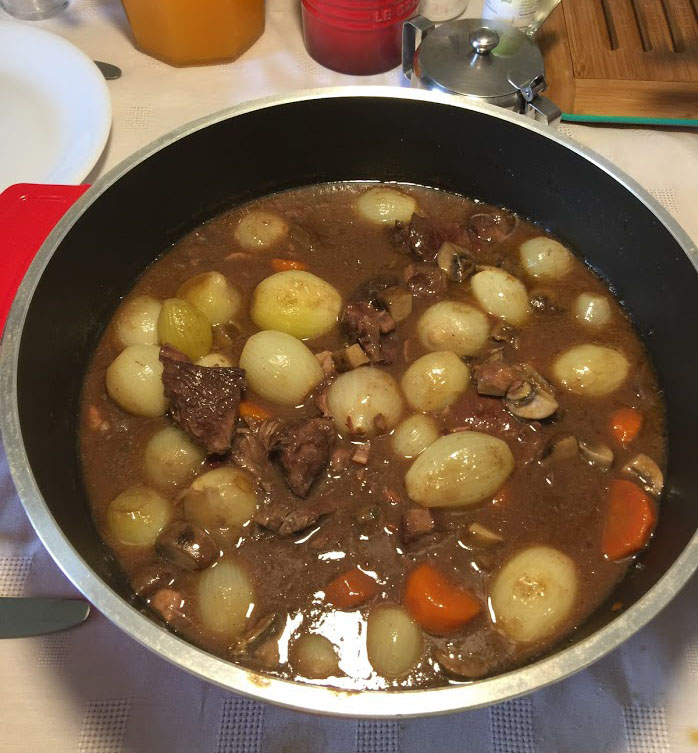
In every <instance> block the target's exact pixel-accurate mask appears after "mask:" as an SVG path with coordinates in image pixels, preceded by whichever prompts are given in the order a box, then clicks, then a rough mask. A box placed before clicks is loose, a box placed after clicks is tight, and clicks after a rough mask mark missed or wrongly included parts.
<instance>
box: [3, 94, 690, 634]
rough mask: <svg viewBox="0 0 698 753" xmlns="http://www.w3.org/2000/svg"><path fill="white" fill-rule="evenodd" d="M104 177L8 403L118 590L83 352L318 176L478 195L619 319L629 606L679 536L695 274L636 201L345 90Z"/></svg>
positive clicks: (24, 340)
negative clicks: (654, 401) (627, 375)
mask: <svg viewBox="0 0 698 753" xmlns="http://www.w3.org/2000/svg"><path fill="white" fill-rule="evenodd" d="M111 180H112V179H111V178H110V179H108V180H107V181H106V182H105V183H104V184H103V185H101V186H98V189H97V191H101V194H100V195H97V196H96V197H95V198H94V200H93V202H92V203H91V204H90V205H89V206H87V208H86V209H85V210H84V211H83V213H82V214H81V215H80V216H78V218H77V219H76V221H75V222H74V224H73V226H72V227H71V228H70V229H69V230H68V232H67V234H66V235H65V237H64V239H63V240H62V242H61V243H60V244H59V246H58V248H57V250H56V252H55V254H54V255H53V257H52V258H51V259H50V261H49V262H48V264H47V266H46V268H45V270H44V272H43V274H42V275H41V278H40V280H39V282H38V285H37V287H36V291H35V294H34V296H33V298H32V300H31V304H30V305H29V308H28V311H27V315H26V321H25V323H24V327H23V331H22V333H21V344H20V348H19V361H18V384H17V399H18V410H19V417H20V423H21V434H22V438H23V441H24V444H25V447H26V452H27V455H28V458H29V462H30V466H31V469H32V471H33V473H34V476H35V479H36V481H37V484H38V486H39V488H40V490H41V493H42V495H43V497H44V498H45V500H46V502H47V504H48V506H49V508H50V510H51V512H52V514H53V516H54V517H55V520H56V522H57V524H58V526H59V527H60V528H61V529H62V531H63V532H64V533H65V535H66V536H67V537H68V539H69V540H70V541H71V542H72V544H73V546H74V547H75V548H76V549H77V551H78V552H79V554H80V555H81V556H82V557H83V558H84V559H85V560H86V561H87V563H88V564H89V565H90V566H91V568H92V569H93V570H94V571H95V572H96V573H97V574H98V575H99V576H101V577H102V578H103V579H104V580H106V581H107V582H108V583H109V584H110V585H112V587H113V588H114V589H115V590H117V592H119V593H121V594H123V595H124V596H126V594H127V589H126V588H125V587H124V584H123V582H122V580H121V578H120V576H119V574H118V572H117V569H116V567H115V565H114V564H113V562H112V560H111V558H110V557H109V555H108V553H107V552H106V550H105V548H104V546H103V545H102V543H101V542H100V540H99V538H98V537H97V534H96V531H95V529H94V527H93V525H92V523H91V520H90V515H89V512H88V506H87V501H86V498H85V493H84V490H83V485H82V481H81V473H80V467H79V462H78V456H77V440H76V432H77V415H78V400H79V396H80V387H81V381H82V377H83V374H84V372H85V370H86V367H87V364H88V361H89V358H90V355H91V352H92V349H93V348H94V346H95V344H96V342H97V340H98V338H99V335H100V333H101V331H102V329H103V327H104V325H105V323H106V322H107V321H108V319H109V317H110V315H111V313H112V312H113V310H114V308H115V307H116V305H117V303H118V302H119V300H120V298H121V297H122V296H123V295H124V294H125V293H126V292H127V290H128V289H129V288H130V287H131V285H132V284H133V282H134V280H135V278H136V277H137V276H138V275H139V274H140V272H141V271H142V270H143V269H144V268H145V267H146V266H147V265H148V264H150V263H151V262H152V261H153V260H154V259H155V258H156V257H157V256H158V255H160V254H162V253H163V252H164V251H166V250H167V249H168V248H169V247H170V245H171V244H172V243H173V242H174V241H176V240H177V239H178V238H179V237H180V236H181V235H182V234H183V233H185V232H187V231H188V230H190V229H191V228H192V227H194V226H195V225H197V224H198V223H200V222H202V221H203V220H205V219H207V218H209V217H211V216H212V215H214V214H215V213H216V212H218V211H219V210H221V209H223V208H226V207H229V206H231V205H234V204H238V203H240V202H243V201H247V200H248V199H252V198H254V197H258V196H261V195H264V194H267V193H270V192H274V191H278V190H281V189H286V188H291V187H295V186H300V185H305V184H309V183H317V182H322V181H337V180H387V181H407V182H410V183H416V184H421V185H426V186H432V187H436V188H442V189H446V190H449V191H455V192H458V193H462V194H465V195H467V196H472V197H477V198H481V199H482V200H483V201H486V202H489V203H493V204H498V205H501V206H505V207H508V208H510V209H512V210H514V211H515V212H518V213H520V214H521V215H523V216H524V217H527V218H530V219H531V220H532V221H533V222H536V223H539V224H540V225H541V226H542V227H543V228H545V230H547V231H549V232H551V233H553V234H555V235H556V236H558V237H559V238H561V239H562V240H563V241H565V242H566V243H567V244H569V245H570V246H571V247H572V248H573V249H575V250H576V251H577V252H578V253H579V254H581V255H582V256H583V257H584V258H585V259H586V261H587V263H588V264H590V265H591V266H592V267H593V268H594V269H596V270H598V271H599V272H600V273H601V274H602V275H603V276H604V277H605V278H606V279H607V280H608V281H609V282H610V284H611V285H612V287H613V289H614V290H615V292H616V294H617V295H618V296H619V298H620V299H621V301H623V303H624V305H625V306H626V308H627V310H628V311H629V312H630V314H631V316H632V318H633V320H634V321H635V324H636V325H637V328H638V330H639V332H640V334H641V335H642V337H643V338H644V340H645V342H646V344H647V347H648V349H649V351H650V354H651V357H652V360H653V361H654V364H655V365H656V368H657V371H658V373H659V378H660V382H661V385H662V387H663V390H664V393H665V399H666V407H667V419H668V422H667V425H668V435H669V436H668V440H669V466H668V469H667V485H666V492H665V495H664V498H663V501H662V503H661V513H660V522H659V526H658V528H657V532H656V535H655V540H654V542H653V544H652V546H651V547H650V549H649V551H648V552H647V553H646V555H645V556H644V557H643V560H642V562H643V565H642V567H641V568H636V569H634V570H633V572H632V573H631V575H630V576H629V577H628V578H627V579H626V581H625V582H624V583H623V584H622V585H621V586H620V587H619V589H618V591H617V593H616V594H615V595H614V600H620V601H622V602H623V604H624V605H626V606H629V605H631V604H632V603H633V602H635V601H636V600H637V599H638V598H639V597H641V596H642V595H643V594H645V593H646V592H647V591H648V590H649V589H650V588H651V587H652V585H653V584H655V583H656V582H657V581H658V579H659V578H661V576H662V575H663V574H664V573H665V572H666V571H667V569H668V568H669V567H670V566H671V564H672V563H673V562H674V560H675V559H676V558H677V557H678V555H679V554H680V553H681V551H682V550H683V549H684V547H685V546H686V545H687V543H688V541H689V539H690V538H691V537H692V536H693V534H694V533H695V532H696V528H697V527H698V504H696V492H697V490H698V463H697V462H696V459H695V448H696V430H697V427H698V400H696V399H695V397H694V396H693V395H694V390H695V375H696V374H697V373H698V348H696V347H695V343H694V342H693V344H692V341H694V340H695V332H696V331H698V306H697V305H696V302H697V301H698V274H697V273H696V270H695V269H694V267H693V265H692V264H691V262H690V261H689V259H688V258H687V257H686V255H685V253H684V251H683V250H682V248H681V246H680V244H679V243H678V242H677V240H676V239H675V237H674V236H673V235H672V233H671V232H670V230H669V229H668V228H667V227H666V226H665V225H664V224H663V222H662V221H661V220H660V219H659V218H658V217H657V216H656V215H655V214H654V213H653V211H652V210H651V209H650V208H648V207H647V206H646V205H645V203H644V202H643V200H642V199H640V198H638V197H637V196H635V195H634V194H633V193H632V192H631V191H630V190H628V189H627V188H626V187H624V185H622V183H621V182H619V181H618V180H617V179H616V178H614V177H612V176H611V175H609V174H608V173H607V172H606V171H605V170H604V169H603V168H602V167H599V166H597V165H596V164H594V162H593V161H592V160H590V159H588V158H586V157H585V156H583V155H581V154H580V153H577V152H575V151H574V150H573V149H572V148H569V147H568V146H565V145H563V144H562V143H559V142H558V141H556V140H554V138H548V137H546V136H545V135H542V134H541V133H540V132H538V131H537V130H535V129H530V128H528V127H526V126H521V125H519V124H517V123H515V122H513V121H512V120H511V119H508V118H507V119H499V118H497V117H493V116H491V115H489V114H487V113H486V112H483V111H477V110H468V109H462V108H460V107H453V106H449V105H448V104H445V103H443V102H438V101H428V100H420V99H416V98H407V99H405V98H401V97H390V96H385V97H382V96H360V95H355V96H354V95H350V96H342V97H337V96H331V97H321V98H309V99H301V100H298V101H289V102H286V103H283V104H276V105H274V106H262V107H261V108H260V109H253V110H250V111H247V112H245V113H243V114H238V115H236V116H235V117H232V118H227V119H222V120H219V121H218V122H213V123H212V124H209V125H207V126H206V127H202V128H199V129H195V130H193V131H190V132H189V133H188V134H187V135H185V136H184V137H182V138H181V139H179V140H176V141H174V142H172V143H168V144H167V145H166V146H164V147H163V148H161V149H159V150H157V151H154V152H153V153H152V154H151V155H150V156H148V157H147V158H145V159H142V160H141V161H140V162H138V163H137V164H135V166H133V167H132V168H131V169H130V170H128V171H127V172H125V173H124V174H123V175H121V177H118V179H116V180H113V182H111V185H108V183H109V182H110V181H111ZM88 198H89V194H88ZM97 606H99V605H97ZM610 619H613V617H612V615H611V612H610V610H604V609H602V610H600V612H599V613H598V614H597V615H596V616H595V617H593V618H592V619H591V620H590V622H589V623H588V625H586V626H585V627H584V628H583V629H582V630H580V631H579V632H578V635H577V637H576V638H575V639H574V640H579V639H580V638H581V637H583V636H584V635H587V634H588V633H589V632H591V631H593V630H595V629H597V628H598V627H599V626H601V625H603V624H604V623H606V622H608V621H609V620H610Z"/></svg>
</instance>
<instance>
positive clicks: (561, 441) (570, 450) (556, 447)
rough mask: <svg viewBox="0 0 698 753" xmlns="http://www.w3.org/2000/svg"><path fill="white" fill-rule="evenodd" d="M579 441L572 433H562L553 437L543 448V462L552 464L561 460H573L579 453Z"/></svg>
mask: <svg viewBox="0 0 698 753" xmlns="http://www.w3.org/2000/svg"><path fill="white" fill-rule="evenodd" d="M579 444H580V443H579V442H578V441H577V437H575V436H574V435H572V434H561V435H558V436H556V437H553V438H552V439H551V440H550V442H548V444H547V445H546V446H545V448H544V449H543V455H542V457H541V463H542V464H543V465H550V464H551V463H557V462H559V461H561V460H572V458H575V457H577V456H578V455H579V449H580V448H579Z"/></svg>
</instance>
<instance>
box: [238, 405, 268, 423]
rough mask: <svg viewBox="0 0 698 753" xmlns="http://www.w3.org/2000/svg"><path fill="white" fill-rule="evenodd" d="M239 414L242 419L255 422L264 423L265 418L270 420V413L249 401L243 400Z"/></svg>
mask: <svg viewBox="0 0 698 753" xmlns="http://www.w3.org/2000/svg"><path fill="white" fill-rule="evenodd" d="M239 413H240V415H241V416H242V417H243V418H253V419H255V420H256V421H264V419H265V418H271V413H269V411H268V410H267V409H266V408H262V406H261V405H257V403H253V402H252V401H251V400H243V401H242V402H241V403H240V408H239Z"/></svg>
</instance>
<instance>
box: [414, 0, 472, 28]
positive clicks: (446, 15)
mask: <svg viewBox="0 0 698 753" xmlns="http://www.w3.org/2000/svg"><path fill="white" fill-rule="evenodd" d="M468 2H469V0H420V3H419V13H420V14H421V15H422V16H426V17H427V18H430V19H431V20H432V21H436V22H437V23H438V22H441V21H452V20H453V19H454V18H460V17H461V16H462V15H463V14H464V13H465V11H466V10H467V9H468Z"/></svg>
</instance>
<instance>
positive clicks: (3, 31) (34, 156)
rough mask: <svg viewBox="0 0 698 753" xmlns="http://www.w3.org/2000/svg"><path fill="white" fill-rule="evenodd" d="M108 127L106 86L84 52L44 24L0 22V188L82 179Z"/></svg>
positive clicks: (100, 147) (97, 151)
mask: <svg viewBox="0 0 698 753" xmlns="http://www.w3.org/2000/svg"><path fill="white" fill-rule="evenodd" d="M110 127H111V100H110V98H109V91H108V89H107V86H106V83H105V81H104V78H103V76H102V74H101V73H100V72H99V70H98V69H97V66H96V65H95V64H94V63H93V62H92V61H91V60H90V58H89V57H87V55H85V54H84V53H83V52H81V51H80V50H79V49H78V48H77V47H74V46H73V45H72V44H70V43H69V42H67V41H66V40H65V39H63V38H61V37H58V36H56V35H55V34H50V33H49V32H47V31H43V30H42V29H37V28H33V27H31V26H28V25H26V24H23V23H18V22H12V21H11V22H0V191H3V190H4V189H5V188H7V187H8V186H10V185H12V184H13V183H80V182H81V181H82V180H83V179H84V178H85V176H86V175H87V174H88V173H89V172H90V170H91V169H92V167H93V166H94V165H95V163H96V162H97V160H98V159H99V156H100V154H101V153H102V151H103V150H104V146H105V144H106V143H107V138H108V136H109V129H110Z"/></svg>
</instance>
